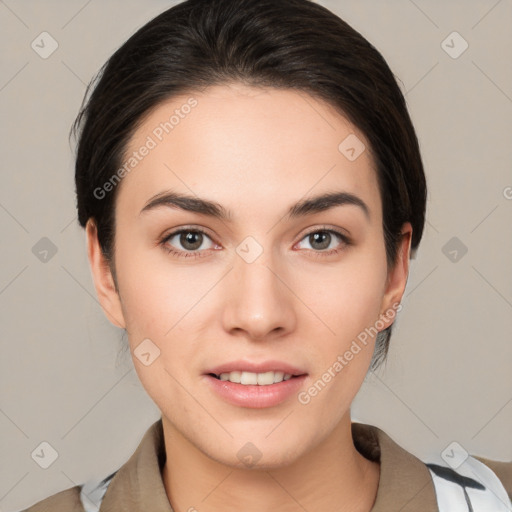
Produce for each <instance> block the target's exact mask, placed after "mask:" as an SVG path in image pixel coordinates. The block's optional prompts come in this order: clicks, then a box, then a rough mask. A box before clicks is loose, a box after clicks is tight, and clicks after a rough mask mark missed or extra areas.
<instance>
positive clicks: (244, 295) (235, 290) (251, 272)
mask: <svg viewBox="0 0 512 512" xmlns="http://www.w3.org/2000/svg"><path fill="white" fill-rule="evenodd" d="M270 252H271V251H263V253H262V254H260V255H259V257H258V258H257V259H256V260H255V261H252V262H248V261H247V260H246V259H244V258H243V257H241V256H239V255H238V254H236V255H235V256H234V263H233V267H234V268H233V269H232V271H231V272H229V274H228V276H227V279H226V280H225V282H224V286H225V287H226V289H225V290H224V291H225V293H224V297H226V301H225V304H224V309H223V324H224V328H225V329H226V331H227V332H230V333H231V334H233V335H238V336H240V335H242V334H244V335H245V337H246V338H248V339H250V340H265V339H270V338H277V337H282V336H284V335H285V334H286V333H289V332H292V331H293V330H294V329H295V326H296V321H297V316H296V307H297V299H296V297H295V295H294V293H293V291H292V289H291V287H290V285H289V284H288V282H287V281H288V280H289V279H287V277H288V273H287V272H286V269H285V267H284V265H277V264H276V263H275V262H274V261H273V258H272V257H271V255H270Z"/></svg>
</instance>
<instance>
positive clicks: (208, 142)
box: [86, 84, 411, 512]
mask: <svg viewBox="0 0 512 512" xmlns="http://www.w3.org/2000/svg"><path fill="white" fill-rule="evenodd" d="M191 97H193V98H195V99H196V100H197V106H195V107H194V108H193V109H192V110H191V112H190V113H189V114H188V115H187V116H184V117H183V119H180V122H179V124H178V125H177V126H175V127H174V129H173V130H172V132H170V133H169V134H165V135H164V137H163V138H162V141H159V142H158V144H157V145H156V147H155V148H153V149H151V151H150V152H149V154H148V155H147V156H145V157H144V158H143V159H142V160H141V161H140V162H139V163H138V165H137V167H136V168H135V169H134V170H133V171H131V172H130V173H128V174H127V175H126V176H125V177H124V178H123V180H122V182H121V183H120V185H118V186H119V187H120V190H119V191H118V192H119V196H118V198H117V203H116V249H115V259H114V261H115V268H116V275H117V284H118V290H119V293H117V292H116V289H115V287H114V281H113V278H112V274H111V272H110V269H109V268H108V265H107V263H106V262H105V259H104V258H103V256H102V254H101V251H100V249H99V245H98V241H97V236H96V230H95V226H94V222H93V220H92V219H91V220H90V221H89V222H88V224H87V227H86V236H87V246H88V256H89V261H90V265H91V270H92V274H93V279H94V284H95V287H96V291H97V294H98V297H99V300H100V302H101V304H102V307H103V309H104V311H105V314H106V315H107V317H108V318H109V319H110V321H111V322H112V323H113V324H114V325H117V326H119V327H121V328H125V329H126V330H127V333H128V338H129V343H130V348H131V351H132V356H133V362H134V366H135V369H136V371H137V373H138V376H139V378H140V380H141V383H142V385H143V386H144V388H145V389H146V391H147V393H148V394H149V396H150V397H151V398H152V399H153V400H154V402H155V403H156V405H157V406H158V408H159V409H160V410H161V412H162V418H163V426H164V437H165V443H166V452H167V462H166V465H165V468H164V471H163V479H164V484H165V487H166V490H167V494H168V496H169V500H170V502H171V504H172V506H173V508H174V510H175V511H176V512H182V511H183V512H184V511H187V510H189V509H190V510H192V509H191V507H195V508H196V509H197V510H201V511H204V512H213V511H219V510H222V511H224V512H225V511H231V510H233V511H234V510H237V511H239V510H244V511H262V510H280V511H299V510H301V511H303V510H304V508H305V509H306V510H308V511H309V512H313V511H320V510H338V511H349V510H350V511H352V510H354V511H355V510H357V511H368V510H370V509H371V507H372V504H373V502H374V500H375V495H376V491H377V487H378V480H379V466H378V464H376V463H373V462H370V461H368V460H367V459H365V458H364V457H363V456H362V455H360V454H359V452H357V450H356V449H355V446H354V444H353V440H352V436H351V430H350V428H351V427H350V425H351V420H350V404H351V402H352V400H353V399H354V397H355V395H356V393H357V391H358V390H359V388H360V386H361V384H362V382H363V380H364V377H365V375H366V373H367V371H368V367H369V365H370V361H371V357H372V353H373V349H374V344H375V338H370V339H369V341H368V343H367V345H366V346H363V347H362V350H361V351H360V352H358V353H357V355H355V356H354V357H353V359H352V360H351V361H350V362H349V363H348V364H347V365H346V366H344V367H343V369H342V370H341V371H340V372H339V373H337V374H336V376H335V377H334V378H332V379H331V380H330V382H329V383H328V384H327V385H326V386H325V388H324V389H322V391H321V392H319V393H318V394H317V396H314V397H312V398H311V401H310V402H309V403H308V404H307V405H303V404H301V403H299V402H298V400H297V397H296V396H295V395H294V396H292V397H291V398H290V399H288V400H286V401H285V402H283V403H281V404H279V405H277V406H274V407H269V408H260V409H254V408H247V407H240V406H235V405H232V404H230V403H228V402H225V401H224V400H223V399H221V398H220V397H218V396H217V395H216V394H215V393H214V392H213V391H211V390H210V387H209V386H208V385H207V383H206V381H205V377H204V375H203V374H204V373H205V372H206V371H207V370H208V369H211V368H212V367H214V366H217V365H219V364H221V363H225V362H229V361H233V360H236V359H246V360H250V361H257V362H260V361H265V360H269V359H276V360H281V361H286V362H288V363H289V364H292V365H294V366H296V367H298V368H300V369H301V370H302V371H303V372H305V373H307V374H308V376H307V378H306V381H305V383H304V388H303V389H304V390H307V389H308V388H309V387H310V386H311V385H312V384H313V383H314V382H316V381H317V380H318V379H319V378H321V376H322V374H324V373H325V372H326V371H327V369H328V368H329V367H332V366H333V364H334V362H335V361H336V360H337V357H338V355H340V354H344V353H345V351H346V350H348V349H349V347H350V345H351V343H352V341H353V340H354V339H355V338H356V337H357V336H358V334H359V333H361V332H362V331H364V329H365V328H367V327H370V326H373V325H375V322H376V321H377V320H379V319H382V323H381V324H379V327H380V330H382V329H383V328H385V327H387V326H388V325H389V324H390V323H391V322H392V321H393V320H392V319H391V320H386V319H385V318H384V317H382V316H381V315H382V314H384V313H385V312H386V311H388V310H390V308H392V306H393V304H395V305H396V303H399V302H400V300H401V297H402V294H403V292H404V289H405V285H406V281H407V275H408V264H409V251H410V240H411V226H410V224H409V223H406V224H404V226H403V229H402V232H403V237H402V242H401V246H400V250H399V256H398V259H397V261H396V264H395V266H394V267H393V268H391V269H388V268H387V265H386V253H385V246H384V235H383V228H382V212H381V208H382V206H381V198H380V195H379V190H378V186H377V177H376V174H375V171H374V169H373V163H372V160H371V155H370V152H369V151H368V150H366V151H364V152H363V153H362V154H361V155H360V156H359V157H358V158H357V159H356V160H354V161H349V159H347V158H346V157H345V156H344V155H343V154H342V153H341V152H340V151H339V150H338V146H339V144H340V143H341V141H343V140H344V139H345V137H347V135H349V134H350V133H354V134H356V136H357V137H358V138H359V139H360V140H361V141H364V143H365V145H366V147H367V148H368V147H369V146H368V144H367V142H366V140H365V137H364V136H363V134H361V133H360V132H359V130H358V129H356V128H355V127H354V126H353V125H351V123H350V122H349V121H348V120H347V119H346V118H344V117H342V116H341V115H340V114H338V113H337V112H335V111H334V109H333V108H332V107H330V106H329V105H327V104H326V103H324V102H322V101H320V100H317V99H315V98H313V97H311V96H309V95H307V94H305V93H302V92H296V91H292V90H277V89H268V88H267V89H263V88H254V87H248V86H244V85H241V84H230V85H222V86H215V87H210V88H208V89H206V90H204V91H202V92H198V93H194V94H188V95H183V96H179V97H174V98H173V99H172V100H169V101H167V102H165V103H163V104H161V105H159V106H158V107H157V108H156V109H154V110H153V111H152V112H151V113H150V115H148V116H147V117H146V118H145V120H144V122H143V123H142V124H141V125H140V126H139V128H138V129H137V130H136V132H135V133H134V136H133V137H132V140H131V141H130V145H129V148H128V149H129V151H128V153H131V151H134V150H137V149H138V148H140V147H141V146H142V145H143V144H144V143H145V142H146V141H147V137H148V135H151V134H152V133H153V130H154V129H155V127H157V126H158V125H159V123H161V122H163V121H165V120H168V119H169V117H170V115H172V113H173V111H174V110H175V109H176V108H180V106H181V105H183V104H185V103H186V102H187V100H188V99H189V98H191ZM153 138H155V137H154V136H153ZM171 189H172V190H174V191H177V192H180V193H186V194H190V195H193V196H197V197H200V198H206V199H209V200H212V201H215V202H217V203H219V204H221V205H223V206H224V207H225V208H227V209H229V210H230V211H231V212H232V216H231V219H230V220H229V221H221V220H219V219H213V218H210V217H208V216H206V215H202V214H198V213H193V212H186V211H183V210H179V209H177V208H170V207H166V206H162V207H159V208H155V209H152V210H150V211H147V212H144V213H142V214H141V213H140V212H141V210H142V208H143V207H144V206H145V204H146V203H147V202H148V200H149V199H150V198H151V197H153V196H154V195H155V194H158V193H161V192H165V191H168V190H171ZM333 191H345V192H350V193H352V194H355V195H357V196H358V197H359V198H361V199H362V200H363V201H364V202H365V203H366V205H367V206H368V209H369V218H367V217H366V216H365V214H364V212H363V210H362V209H361V208H359V207H357V206H354V205H342V206H337V207H335V208H332V209H330V210H327V211H324V212H319V213H314V214H311V215H308V216H305V217H303V218H297V219H293V220H290V219H287V218H286V217H285V214H286V212H287V211H288V208H289V207H290V206H291V205H292V204H294V203H296V202H297V201H299V200H302V199H304V198H305V197H312V196H314V195H317V194H320V193H325V192H333ZM182 227H185V228H197V229H203V230H204V231H206V232H207V236H205V237H204V238H203V242H202V244H201V245H200V246H199V243H200V240H199V242H198V244H197V246H196V247H199V249H192V251H193V250H195V253H196V254H199V253H200V254H201V257H196V258H194V257H178V256H175V255H172V254H169V253H168V252H166V250H165V249H164V246H163V245H161V244H159V242H160V241H161V239H162V238H164V237H165V236H166V235H168V234H170V233H171V232H172V231H174V230H176V229H177V228H182ZM322 229H323V230H325V229H338V230H342V232H343V233H346V234H348V235H349V237H350V238H351V240H352V243H351V244H349V245H346V244H345V243H344V242H343V241H342V240H341V239H339V238H337V237H336V235H334V234H332V238H331V241H330V243H329V242H326V244H325V246H327V244H328V247H327V248H326V249H323V247H325V246H322V245H321V244H320V243H319V242H316V243H315V240H314V239H312V237H310V236H307V235H309V234H310V233H312V232H313V233H316V232H318V231H320V232H321V231H322ZM248 236H251V237H253V238H254V239H255V240H256V241H257V242H258V244H259V245H260V246H261V248H262V250H263V252H262V253H261V255H260V256H259V257H258V258H257V259H256V260H255V261H254V262H252V263H247V262H246V261H245V260H244V259H243V258H242V257H240V256H239V254H237V252H236V248H237V246H238V245H239V244H240V243H241V242H242V241H243V240H244V239H245V238H246V237H248ZM182 242H183V239H182ZM185 242H186V240H185ZM165 245H167V247H169V246H170V247H172V248H174V249H175V250H177V251H181V252H182V253H186V252H187V249H188V248H189V247H190V245H185V246H184V245H183V243H180V236H179V235H177V236H175V237H174V238H172V239H170V240H168V241H167V242H166V243H165ZM330 249H341V250H340V251H339V253H337V254H331V255H325V251H328V250H330ZM192 251H191V250H190V249H188V253H189V254H190V253H191V252H192ZM322 251H324V254H322ZM146 338H149V339H150V340H151V341H152V342H153V343H154V344H155V345H156V346H157V347H158V348H159V350H160V355H159V357H157V358H156V359H155V360H154V362H153V363H152V364H150V365H149V366H145V365H144V364H142V363H141V361H139V359H138V358H137V357H135V356H134V355H133V351H134V350H135V349H136V348H137V346H138V345H139V344H140V343H141V342H142V340H144V339H146ZM247 442H251V443H253V444H254V445H255V446H256V447H257V448H258V450H259V451H260V452H261V454H262V456H261V459H260V460H259V461H258V462H257V463H256V464H255V465H254V466H252V467H251V468H248V467H247V466H245V465H244V464H243V463H242V462H241V460H239V458H238V457H237V452H238V451H239V450H240V448H242V447H243V446H244V445H245V444H246V443H247Z"/></svg>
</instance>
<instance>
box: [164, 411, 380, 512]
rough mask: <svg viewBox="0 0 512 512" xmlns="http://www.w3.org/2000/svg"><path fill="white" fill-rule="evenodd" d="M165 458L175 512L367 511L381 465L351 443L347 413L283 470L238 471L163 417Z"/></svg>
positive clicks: (167, 481)
mask: <svg viewBox="0 0 512 512" xmlns="http://www.w3.org/2000/svg"><path fill="white" fill-rule="evenodd" d="M162 422H163V427H164V440H165V450H166V455H167V459H166V462H165V466H164V468H163V472H162V477H163V481H164V486H165V489H166V492H167V496H168V498H169V502H170V503H171V505H172V507H173V509H174V511H175V512H194V511H198V510H200V511H201V512H218V511H219V512H220V511H222V512H232V511H233V512H234V511H237V512H238V511H240V510H244V511H247V512H253V511H254V512H256V511H257V512H262V511H271V510H272V511H273V510H280V511H283V512H292V511H293V512H296V511H299V510H301V511H303V510H307V511H308V512H316V511H318V512H320V511H322V512H323V511H326V510H336V511H339V512H349V511H350V512H356V511H357V512H369V511H371V509H372V506H373V503H374V501H375V496H376V494H377V488H378V484H379V473H380V469H379V464H378V463H376V462H372V461H370V460H368V459H366V458H365V457H363V456H362V455H361V454H360V453H359V452H358V451H357V449H356V448H355V446H354V443H353V439H352V430H351V421H350V411H348V412H347V414H346V415H345V416H344V417H343V418H342V420H341V421H340V422H339V424H338V425H337V426H336V428H335V429H334V430H333V431H332V432H331V433H330V434H329V436H328V437H327V438H325V439H324V440H323V441H322V442H321V443H320V444H319V445H317V446H316V447H315V448H314V449H312V450H310V451H309V452H307V453H305V454H303V455H302V456H300V457H299V458H297V459H295V460H294V461H293V462H292V463H290V464H288V465H286V466H285V467H278V468H272V469H257V468H253V469H246V468H244V469H240V468H239V467H232V466H228V465H225V464H222V463H220V462H218V461H216V460H214V459H212V458H211V457H209V456H207V455H206V454H205V453H203V452H202V451H200V450H199V449H198V448H197V447H196V446H195V445H193V444H192V443H190V442H189V441H188V440H187V439H186V438H184V437H183V436H182V435H181V433H180V432H179V431H177V430H176V429H175V428H174V427H173V425H172V424H171V423H169V422H168V421H167V420H166V418H165V417H162Z"/></svg>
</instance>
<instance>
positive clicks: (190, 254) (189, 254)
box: [159, 228, 352, 258]
mask: <svg viewBox="0 0 512 512" xmlns="http://www.w3.org/2000/svg"><path fill="white" fill-rule="evenodd" d="M181 233H201V234H202V235H205V236H207V237H208V238H210V239H211V237H210V235H208V233H206V232H205V231H203V230H202V229H199V228H181V229H179V230H177V231H173V232H172V233H169V234H168V235H166V236H165V237H164V238H162V240H160V242H159V245H161V246H162V248H163V249H164V250H165V251H166V252H167V253H169V254H172V255H173V256H176V257H178V258H204V257H205V256H207V255H208V254H204V255H201V253H202V252H203V253H204V252H205V251H208V250H209V249H204V250H202V251H177V250H176V249H174V248H172V247H170V246H168V245H167V242H168V241H169V240H171V239H172V238H173V237H174V236H176V235H179V234H181ZM314 233H334V235H336V236H338V237H339V238H340V239H341V240H342V242H343V244H344V245H343V247H341V248H338V249H331V250H329V251H318V250H314V249H308V251H312V252H313V255H314V256H315V257H320V258H323V257H326V256H333V255H335V254H338V253H340V252H341V251H343V250H344V249H345V248H346V247H347V246H349V245H352V240H351V239H350V238H349V237H348V236H347V235H345V234H343V233H341V232H340V231H337V230H335V229H331V228H329V229H327V228H317V229H315V230H313V231H310V232H309V233H306V234H305V235H304V236H303V237H302V238H301V240H300V241H302V240H304V238H306V237H308V236H310V235H312V234H314Z"/></svg>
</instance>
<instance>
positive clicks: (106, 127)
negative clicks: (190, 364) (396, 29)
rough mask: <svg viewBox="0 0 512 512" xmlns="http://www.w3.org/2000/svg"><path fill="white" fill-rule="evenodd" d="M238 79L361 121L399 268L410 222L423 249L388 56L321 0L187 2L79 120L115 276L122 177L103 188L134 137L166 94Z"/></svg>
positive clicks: (102, 238) (128, 56) (419, 172)
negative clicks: (298, 95) (301, 95)
mask: <svg viewBox="0 0 512 512" xmlns="http://www.w3.org/2000/svg"><path fill="white" fill-rule="evenodd" d="M233 82H240V83H243V84H246V85H250V86H257V87H274V88H280V89H294V90H296V91H301V92H306V93H308V94H310V95H312V96H314V97H316V98H318V99H321V100H324V101H326V102H327V103H328V104H330V105H331V106H332V107H333V108H334V109H336V111H338V112H339V113H340V114H342V115H344V116H345V117H346V118H348V119H349V121H350V122H352V123H353V124H354V125H355V126H357V128H358V129H359V130H361V132H362V133H363V134H364V135H365V137H366V138H367V141H368V142H369V144H370V147H369V148H368V149H369V150H370V153H371V155H372V157H373V162H374V166H375V171H376V173H377V178H378V183H379V189H380V195H381V199H382V207H383V212H382V215H383V231H384V237H385V245H386V256H387V263H388V266H389V267H390V266H391V265H392V264H393V263H394V262H395V260H396V257H397V254H398V253H397V251H398V247H399V242H400V239H401V235H400V229H401V227H402V225H403V224H404V223H405V222H410V223H411V225H412V228H413V234H412V242H411V248H412V250H416V248H417V247H418V245H419V243H420V240H421V237H422V233H423V227H424V222H425V208H426V195H427V189H426V181H425V175H424V170H423V164H422V160H421V155H420V149H419V144H418V140H417V136H416V133H415V130H414V127H413V125H412V122H411V119H410V116H409V113H408V111H407V106H406V103H405V99H404V97H403V95H402V93H401V91H400V89H399V87H398V84H397V81H396V79H395V77H394V75H393V73H392V71H391V70H390V69H389V67H388V65H387V63H386V61H385V60H384V58H383V57H382V56H381V54H380V53H379V52H378V51H377V50H376V49H375V48H374V47H373V46H372V45H371V44H370V43H369V42H368V41H367V40H366V39H365V38H364V37H363V36H362V35H361V34H359V33H358V32H357V31H356V30H354V29H353V28H352V27H350V26H349V25H348V24H347V23H346V22H345V21H343V20H342V19H340V18H339V17H338V16H336V15H335V14H333V13H332V12H330V11H329V10H328V9H326V8H325V7H323V6H321V5H319V4H316V3H314V2H313V1H311V0H279V1H276V0H187V1H185V2H182V3H180V4H177V5H175V6H174V7H172V8H170V9H168V10H166V11H165V12H163V13H162V14H160V15H158V16H157V17H156V18H154V19H153V20H151V21H150V22H148V23H147V24H146V25H144V26H143V27H142V28H140V29H139V30H138V31H137V32H136V33H135V34H134V35H133V36H131V37H130V38H129V39H128V40H127V41H126V42H125V43H124V44H123V45H122V46H121V47H120V48H119V49H118V50H117V51H116V52H115V53H114V54H113V55H112V56H111V57H110V58H109V59H108V61H107V62H106V63H105V64H104V65H103V66H102V68H101V69H100V71H99V72H98V74H97V75H96V77H95V78H93V80H92V81H91V82H90V84H89V86H88V87H87V91H86V94H85V97H84V101H83V104H82V106H81V109H80V112H79V114H78V116H77V118H76V120H75V122H74V124H73V126H72V130H71V133H72V134H73V135H75V137H78V144H77V152H76V166H75V182H76V195H77V209H78V221H79V223H80V225H81V226H82V227H85V225H86V223H87V220H88V219H89V218H91V217H92V218H94V220H95V223H96V225H97V229H98V240H99V243H100V246H101V249H102V252H103V254H104V255H105V257H106V259H107V261H108V262H109V264H110V268H111V269H112V273H113V276H114V279H116V277H115V265H114V253H115V222H114V221H115V217H114V211H115V202H116V197H117V194H118V192H119V188H120V186H121V184H119V185H118V186H116V187H114V188H113V190H112V191H111V192H109V193H107V194H105V195H104V197H101V198H98V197H97V194H95V193H94V191H95V190H97V189H98V188H99V187H102V186H103V185H104V184H105V183H106V182H108V181H109V179H111V177H112V176H114V175H115V174H116V171H118V170H119V169H120V168H121V167H122V166H123V162H124V157H125V152H126V149H127V146H128V143H129V141H130V138H131V136H132V135H133V134H134V132H135V130H136V129H137V127H138V126H139V125H140V123H141V122H142V121H143V119H144V118H145V116H147V115H148V114H149V113H150V111H152V110H153V109H154V108H156V107H157V106H158V105H159V104H160V103H162V102H163V101H167V100H169V99H171V98H172V97H173V96H176V95H179V94H192V93H193V92H195V91H203V90H204V89H206V88H207V87H208V86H213V85H222V84H228V83H233ZM91 90H92V92H91ZM89 93H90V94H89ZM340 142H341V141H340ZM391 329H392V326H390V327H388V328H387V329H385V330H384V331H382V332H380V333H379V335H378V337H377V342H376V347H375V351H374V354H373V359H372V364H371V369H372V370H374V369H376V368H377V367H378V366H379V365H380V363H381V362H382V361H383V360H384V359H385V358H386V355H387V351H388V347H389V339H390V335H391Z"/></svg>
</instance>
